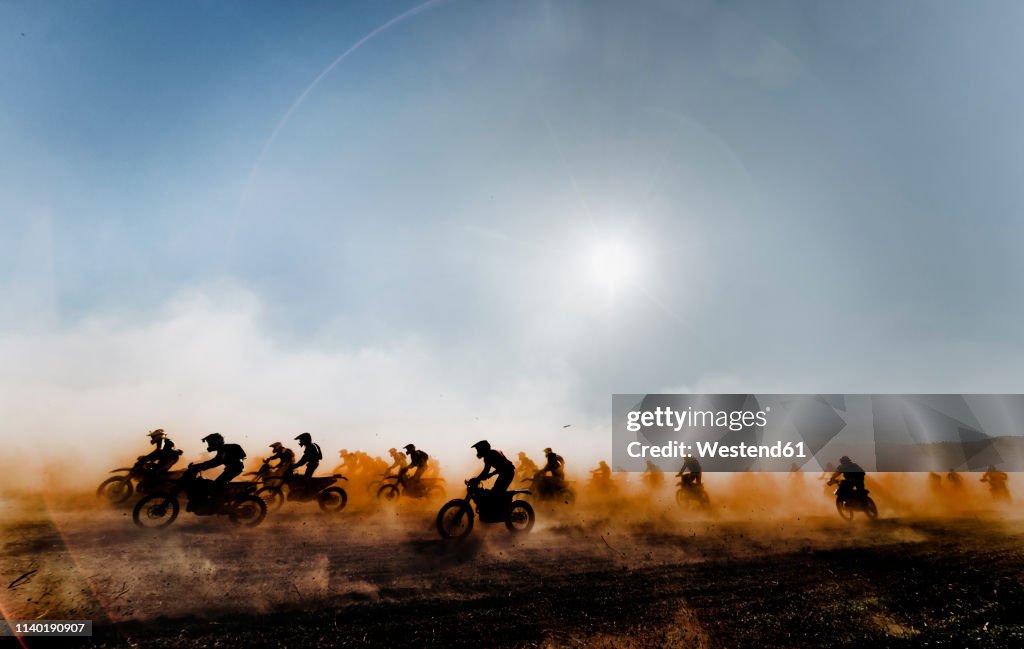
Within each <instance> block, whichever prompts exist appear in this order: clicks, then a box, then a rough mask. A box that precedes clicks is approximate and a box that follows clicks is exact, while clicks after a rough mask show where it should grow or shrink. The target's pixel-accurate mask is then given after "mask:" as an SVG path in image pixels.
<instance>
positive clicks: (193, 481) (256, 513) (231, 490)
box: [132, 469, 267, 528]
mask: <svg viewBox="0 0 1024 649" xmlns="http://www.w3.org/2000/svg"><path fill="white" fill-rule="evenodd" d="M257 486H258V485H257V484H256V483H255V482H229V483H227V484H226V485H224V488H223V490H218V489H217V487H216V486H215V485H214V481H213V480H207V479H205V478H202V477H200V476H199V472H197V471H194V470H191V469H190V470H186V471H184V473H183V475H182V476H181V478H179V479H178V480H176V481H174V482H173V483H171V488H169V489H168V490H166V491H161V492H159V493H152V494H149V495H148V496H145V497H144V498H142V500H140V501H139V502H137V503H135V509H134V510H132V520H133V521H135V524H136V525H138V526H139V527H146V528H160V527H167V526H168V525H170V524H171V523H173V522H174V521H175V519H177V518H178V513H179V512H180V511H181V504H180V503H179V498H180V497H181V495H182V493H184V495H185V496H186V497H187V498H188V504H187V506H186V508H185V510H186V511H190V512H192V513H193V514H196V515H197V516H213V515H222V516H227V517H228V518H229V519H231V522H232V523H234V524H236V525H241V526H243V527H255V526H257V525H259V524H260V523H262V522H263V519H264V518H266V516H267V505H266V503H264V502H263V500H262V499H260V498H259V497H258V496H256V494H255V491H256V488H257ZM218 491H219V493H218Z"/></svg>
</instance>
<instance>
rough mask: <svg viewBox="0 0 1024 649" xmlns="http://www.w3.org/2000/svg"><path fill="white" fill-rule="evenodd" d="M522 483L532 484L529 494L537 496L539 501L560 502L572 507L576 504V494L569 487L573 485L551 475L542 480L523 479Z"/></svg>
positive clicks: (543, 477) (544, 476)
mask: <svg viewBox="0 0 1024 649" xmlns="http://www.w3.org/2000/svg"><path fill="white" fill-rule="evenodd" d="M521 482H529V483H531V484H530V486H531V489H530V492H529V493H531V494H533V495H535V496H536V498H537V500H542V501H553V500H560V501H562V502H563V503H565V504H566V505H572V504H573V503H575V502H576V492H575V491H573V489H572V487H570V486H569V485H570V484H572V483H569V482H566V481H565V480H558V479H556V478H555V477H554V476H551V475H543V476H541V477H540V479H537V478H536V477H533V478H523V479H522V480H521Z"/></svg>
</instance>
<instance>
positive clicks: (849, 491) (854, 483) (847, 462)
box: [829, 455, 867, 499]
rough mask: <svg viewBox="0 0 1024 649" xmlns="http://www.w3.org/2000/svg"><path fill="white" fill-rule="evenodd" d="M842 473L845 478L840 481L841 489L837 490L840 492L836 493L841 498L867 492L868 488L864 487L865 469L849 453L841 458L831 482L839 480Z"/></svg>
mask: <svg viewBox="0 0 1024 649" xmlns="http://www.w3.org/2000/svg"><path fill="white" fill-rule="evenodd" d="M840 474H842V476H843V479H842V481H840V482H839V489H837V490H836V491H837V492H838V493H837V494H836V495H837V496H838V497H839V498H844V499H845V498H849V497H850V496H853V495H854V494H857V495H861V494H866V493H867V490H866V489H865V488H864V469H862V468H861V467H860V465H859V464H857V463H856V462H854V461H853V460H851V459H850V456H848V455H844V456H843V457H841V458H839V466H837V467H836V470H835V471H834V472H833V473H832V477H831V478H830V479H829V482H833V481H835V480H837V479H838V478H839V475H840Z"/></svg>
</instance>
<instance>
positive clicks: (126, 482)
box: [96, 476, 135, 505]
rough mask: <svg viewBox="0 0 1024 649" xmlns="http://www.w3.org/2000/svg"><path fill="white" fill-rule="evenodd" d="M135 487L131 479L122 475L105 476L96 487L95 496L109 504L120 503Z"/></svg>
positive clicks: (130, 494)
mask: <svg viewBox="0 0 1024 649" xmlns="http://www.w3.org/2000/svg"><path fill="white" fill-rule="evenodd" d="M134 491H135V488H134V487H132V481H131V480H130V479H128V478H125V477H122V476H114V477H113V478H107V479H106V480H104V481H103V482H101V483H100V486H99V487H98V488H97V489H96V497H97V498H102V499H103V500H106V501H107V502H108V503H110V504H111V505H120V504H121V503H123V502H125V501H126V500H128V499H129V498H131V497H132V493H133V492H134Z"/></svg>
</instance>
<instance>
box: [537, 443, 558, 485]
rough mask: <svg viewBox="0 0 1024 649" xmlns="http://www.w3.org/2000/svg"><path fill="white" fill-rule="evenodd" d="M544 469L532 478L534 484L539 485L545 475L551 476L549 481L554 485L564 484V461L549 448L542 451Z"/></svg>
mask: <svg viewBox="0 0 1024 649" xmlns="http://www.w3.org/2000/svg"><path fill="white" fill-rule="evenodd" d="M544 459H545V464H544V467H543V468H542V469H541V470H540V471H538V472H537V474H536V475H535V476H534V477H533V482H534V484H538V483H540V482H541V481H542V480H543V479H544V477H545V475H544V474H545V473H546V474H549V475H550V476H551V481H552V482H553V483H555V484H556V485H561V484H563V483H564V482H565V460H564V459H563V458H562V456H561V455H559V454H558V453H555V452H554V451H552V450H551V448H550V447H548V448H546V449H544Z"/></svg>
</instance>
